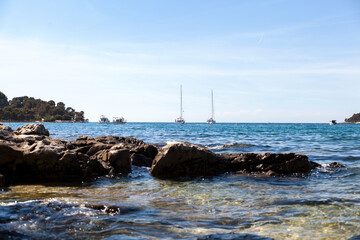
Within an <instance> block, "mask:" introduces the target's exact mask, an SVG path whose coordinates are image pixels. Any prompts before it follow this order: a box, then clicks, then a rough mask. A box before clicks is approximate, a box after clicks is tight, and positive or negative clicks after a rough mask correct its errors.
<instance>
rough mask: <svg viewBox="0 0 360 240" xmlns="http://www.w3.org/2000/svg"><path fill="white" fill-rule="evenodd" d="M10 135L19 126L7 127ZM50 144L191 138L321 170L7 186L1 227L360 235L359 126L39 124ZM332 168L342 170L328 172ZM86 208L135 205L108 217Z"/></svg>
mask: <svg viewBox="0 0 360 240" xmlns="http://www.w3.org/2000/svg"><path fill="white" fill-rule="evenodd" d="M8 125H10V126H11V127H12V128H13V129H16V128H17V127H18V126H22V125H23V124H22V123H10V124H8ZM45 126H46V127H47V128H48V129H49V131H50V133H51V137H53V138H60V139H64V140H74V139H76V138H77V137H79V136H82V135H87V136H92V137H97V136H101V135H117V136H125V137H135V138H138V139H141V140H143V141H145V142H147V143H155V144H158V145H159V146H163V145H165V144H166V143H167V142H171V141H187V142H190V143H194V144H201V145H205V146H207V147H208V148H209V149H211V150H212V151H214V152H218V153H224V152H257V153H258V152H277V153H280V152H295V153H300V154H305V155H307V156H308V157H309V159H310V160H311V161H316V162H318V163H321V164H323V167H322V168H320V169H316V170H313V171H312V172H311V173H309V174H306V175H301V176H288V177H260V176H248V175H239V174H225V175H222V176H217V177H213V178H205V179H202V178H199V179H193V180H190V181H182V182H181V181H166V180H158V179H154V178H153V177H151V176H150V175H149V174H148V171H149V169H147V168H140V167H134V168H133V172H132V174H130V175H129V176H128V177H123V178H116V179H108V178H101V179H98V180H96V181H93V182H86V183H83V184H82V185H81V186H40V185H30V186H29V185H27V186H13V187H10V188H9V189H6V190H4V191H3V192H2V194H1V195H0V197H1V202H2V203H1V205H0V230H3V229H7V231H13V232H16V233H18V234H23V235H25V236H29V237H32V238H36V239H38V238H40V239H41V238H43V239H46V238H48V237H49V236H51V238H55V239H74V238H75V239H103V238H107V239H139V238H140V239H141V238H142V239H194V238H196V237H198V236H203V235H206V234H210V233H227V232H239V233H253V234H258V235H261V236H266V237H273V238H275V239H348V238H350V237H352V236H354V235H359V234H360V125H352V124H351V125H350V124H349V125H345V124H344V125H340V124H339V125H335V126H330V125H328V124H273V123H271V124H252V123H238V124H235V123H226V124H225V123H224V124H215V125H208V124H203V123H187V124H184V125H177V124H174V123H127V124H125V125H112V124H109V125H106V124H98V123H86V124H83V123H45ZM333 161H337V162H339V163H341V164H343V165H345V166H346V168H339V169H329V168H327V167H326V164H328V163H330V162H333ZM86 203H103V204H108V205H121V206H131V207H135V208H137V209H138V211H135V212H131V213H124V214H113V215H109V214H107V213H104V212H101V211H97V210H92V209H88V208H86V207H84V204H86Z"/></svg>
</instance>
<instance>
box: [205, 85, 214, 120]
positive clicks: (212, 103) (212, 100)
mask: <svg viewBox="0 0 360 240" xmlns="http://www.w3.org/2000/svg"><path fill="white" fill-rule="evenodd" d="M206 122H207V123H208V124H215V123H216V121H215V116H214V96H213V90H212V89H211V118H209V119H208V120H207V121H206Z"/></svg>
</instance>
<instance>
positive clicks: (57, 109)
mask: <svg viewBox="0 0 360 240" xmlns="http://www.w3.org/2000/svg"><path fill="white" fill-rule="evenodd" d="M0 120H2V121H42V120H43V121H45V122H53V121H56V120H62V121H76V122H83V121H84V112H83V111H80V112H76V111H75V109H73V108H71V107H68V108H65V104H64V103H63V102H58V103H57V104H55V102H54V101H53V100H50V101H48V102H46V101H43V100H41V99H35V98H33V97H28V96H23V97H14V98H13V99H12V100H10V101H8V98H7V97H6V95H5V94H4V93H2V92H0Z"/></svg>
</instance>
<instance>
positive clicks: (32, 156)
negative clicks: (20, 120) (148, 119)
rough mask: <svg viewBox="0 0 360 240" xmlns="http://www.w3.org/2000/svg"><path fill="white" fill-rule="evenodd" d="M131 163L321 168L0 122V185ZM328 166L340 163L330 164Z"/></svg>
mask: <svg viewBox="0 0 360 240" xmlns="http://www.w3.org/2000/svg"><path fill="white" fill-rule="evenodd" d="M132 165H136V166H145V167H151V170H150V174H152V176H154V177H157V178H163V179H168V178H179V177H197V176H213V175H218V174H223V173H226V172H239V171H240V172H247V173H259V174H265V175H271V176H272V175H282V174H293V173H308V172H310V171H311V170H312V169H314V168H316V167H319V164H317V163H314V162H311V161H309V160H308V158H307V156H305V155H297V154H294V153H286V154H272V153H263V154H255V153H232V154H215V153H213V152H211V151H209V150H208V149H206V148H205V147H202V146H196V145H192V144H190V143H184V142H178V143H172V144H168V145H166V146H164V147H161V148H160V147H158V146H156V145H153V144H147V143H144V142H143V141H141V140H138V139H135V138H126V137H117V136H101V137H97V138H92V137H86V136H83V137H79V138H77V139H76V140H75V141H63V140H59V139H52V138H50V137H49V131H48V130H47V129H46V128H45V127H44V125H42V124H27V125H25V126H23V127H20V128H18V129H16V130H15V131H14V130H12V129H11V128H10V127H9V126H4V125H3V124H1V123H0V186H6V185H12V184H23V183H50V182H73V181H88V180H92V179H96V178H97V177H101V176H109V177H111V176H118V175H126V174H129V173H130V172H131V167H132ZM331 166H332V167H342V165H340V164H337V163H333V164H332V165H331Z"/></svg>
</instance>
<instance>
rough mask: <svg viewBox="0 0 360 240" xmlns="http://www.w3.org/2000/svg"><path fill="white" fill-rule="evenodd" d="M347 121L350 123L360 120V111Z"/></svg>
mask: <svg viewBox="0 0 360 240" xmlns="http://www.w3.org/2000/svg"><path fill="white" fill-rule="evenodd" d="M345 122H348V123H356V122H360V113H354V114H353V115H352V116H351V117H349V118H346V119H345Z"/></svg>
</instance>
